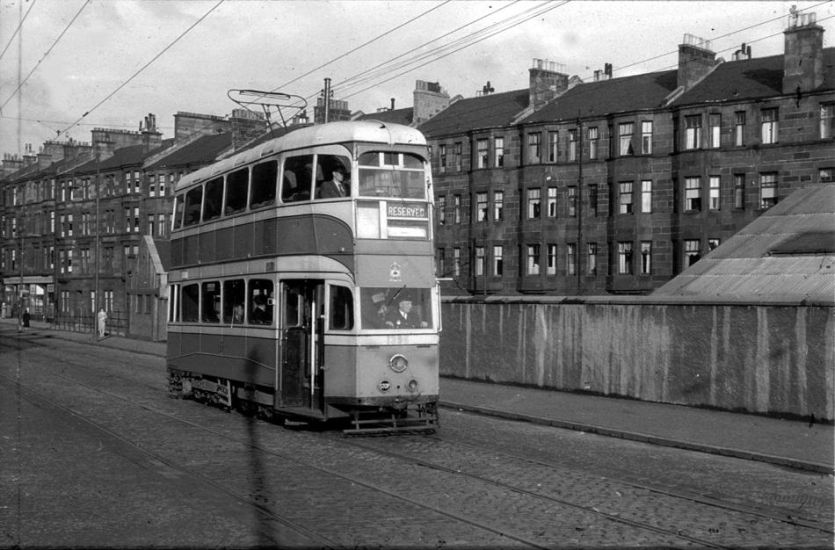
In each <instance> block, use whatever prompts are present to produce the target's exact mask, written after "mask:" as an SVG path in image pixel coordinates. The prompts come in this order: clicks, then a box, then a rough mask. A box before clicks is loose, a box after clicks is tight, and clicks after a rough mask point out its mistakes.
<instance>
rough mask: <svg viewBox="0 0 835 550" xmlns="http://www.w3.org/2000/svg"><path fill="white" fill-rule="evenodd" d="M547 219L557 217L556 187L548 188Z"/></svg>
mask: <svg viewBox="0 0 835 550" xmlns="http://www.w3.org/2000/svg"><path fill="white" fill-rule="evenodd" d="M548 217H549V218H556V217H557V188H556V187H549V188H548Z"/></svg>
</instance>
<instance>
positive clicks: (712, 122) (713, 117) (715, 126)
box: [707, 113, 722, 149]
mask: <svg viewBox="0 0 835 550" xmlns="http://www.w3.org/2000/svg"><path fill="white" fill-rule="evenodd" d="M707 131H708V147H710V148H711V149H718V148H719V146H720V141H721V136H722V115H720V114H719V113H711V114H709V115H708V116H707Z"/></svg>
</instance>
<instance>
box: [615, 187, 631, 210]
mask: <svg viewBox="0 0 835 550" xmlns="http://www.w3.org/2000/svg"><path fill="white" fill-rule="evenodd" d="M618 213H619V214H631V213H632V182H631V181H629V182H621V183H619V184H618Z"/></svg>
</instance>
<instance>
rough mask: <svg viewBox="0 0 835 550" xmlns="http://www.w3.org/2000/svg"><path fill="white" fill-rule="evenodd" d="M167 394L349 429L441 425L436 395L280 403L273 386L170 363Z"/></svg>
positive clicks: (380, 431) (280, 419)
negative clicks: (428, 397) (313, 404)
mask: <svg viewBox="0 0 835 550" xmlns="http://www.w3.org/2000/svg"><path fill="white" fill-rule="evenodd" d="M168 392H169V396H170V397H173V398H179V399H194V400H195V401H198V402H200V403H204V404H208V405H212V406H216V407H219V408H222V409H224V410H226V411H231V410H233V409H234V410H237V411H238V412H240V413H241V414H244V415H246V416H254V417H258V418H261V419H263V420H266V421H268V422H273V423H278V424H281V425H285V424H286V423H288V422H302V423H305V424H308V425H310V424H313V423H321V424H324V423H340V424H342V425H343V426H345V425H347V427H344V428H343V430H342V432H343V433H344V434H348V435H385V434H393V433H404V432H405V433H432V432H434V431H435V430H437V429H438V428H439V426H440V418H439V414H438V404H437V401H426V400H424V401H417V400H412V399H404V398H398V397H392V398H391V399H388V400H386V401H385V402H378V403H374V404H357V403H348V402H346V401H345V400H340V401H339V402H335V403H323V404H322V405H323V406H322V408H312V407H305V406H288V407H283V406H281V405H280V404H276V398H275V392H274V391H273V390H272V388H261V387H253V386H251V385H245V384H242V383H240V382H237V381H234V380H228V379H224V378H219V377H214V376H207V375H201V374H198V373H192V372H187V371H180V370H176V369H171V368H169V369H168Z"/></svg>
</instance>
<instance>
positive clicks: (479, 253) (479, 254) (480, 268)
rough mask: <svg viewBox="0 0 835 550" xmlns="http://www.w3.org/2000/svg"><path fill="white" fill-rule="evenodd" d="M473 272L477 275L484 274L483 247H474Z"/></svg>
mask: <svg viewBox="0 0 835 550" xmlns="http://www.w3.org/2000/svg"><path fill="white" fill-rule="evenodd" d="M475 274H476V276H477V277H481V276H483V275H484V247H483V246H477V247H475Z"/></svg>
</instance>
